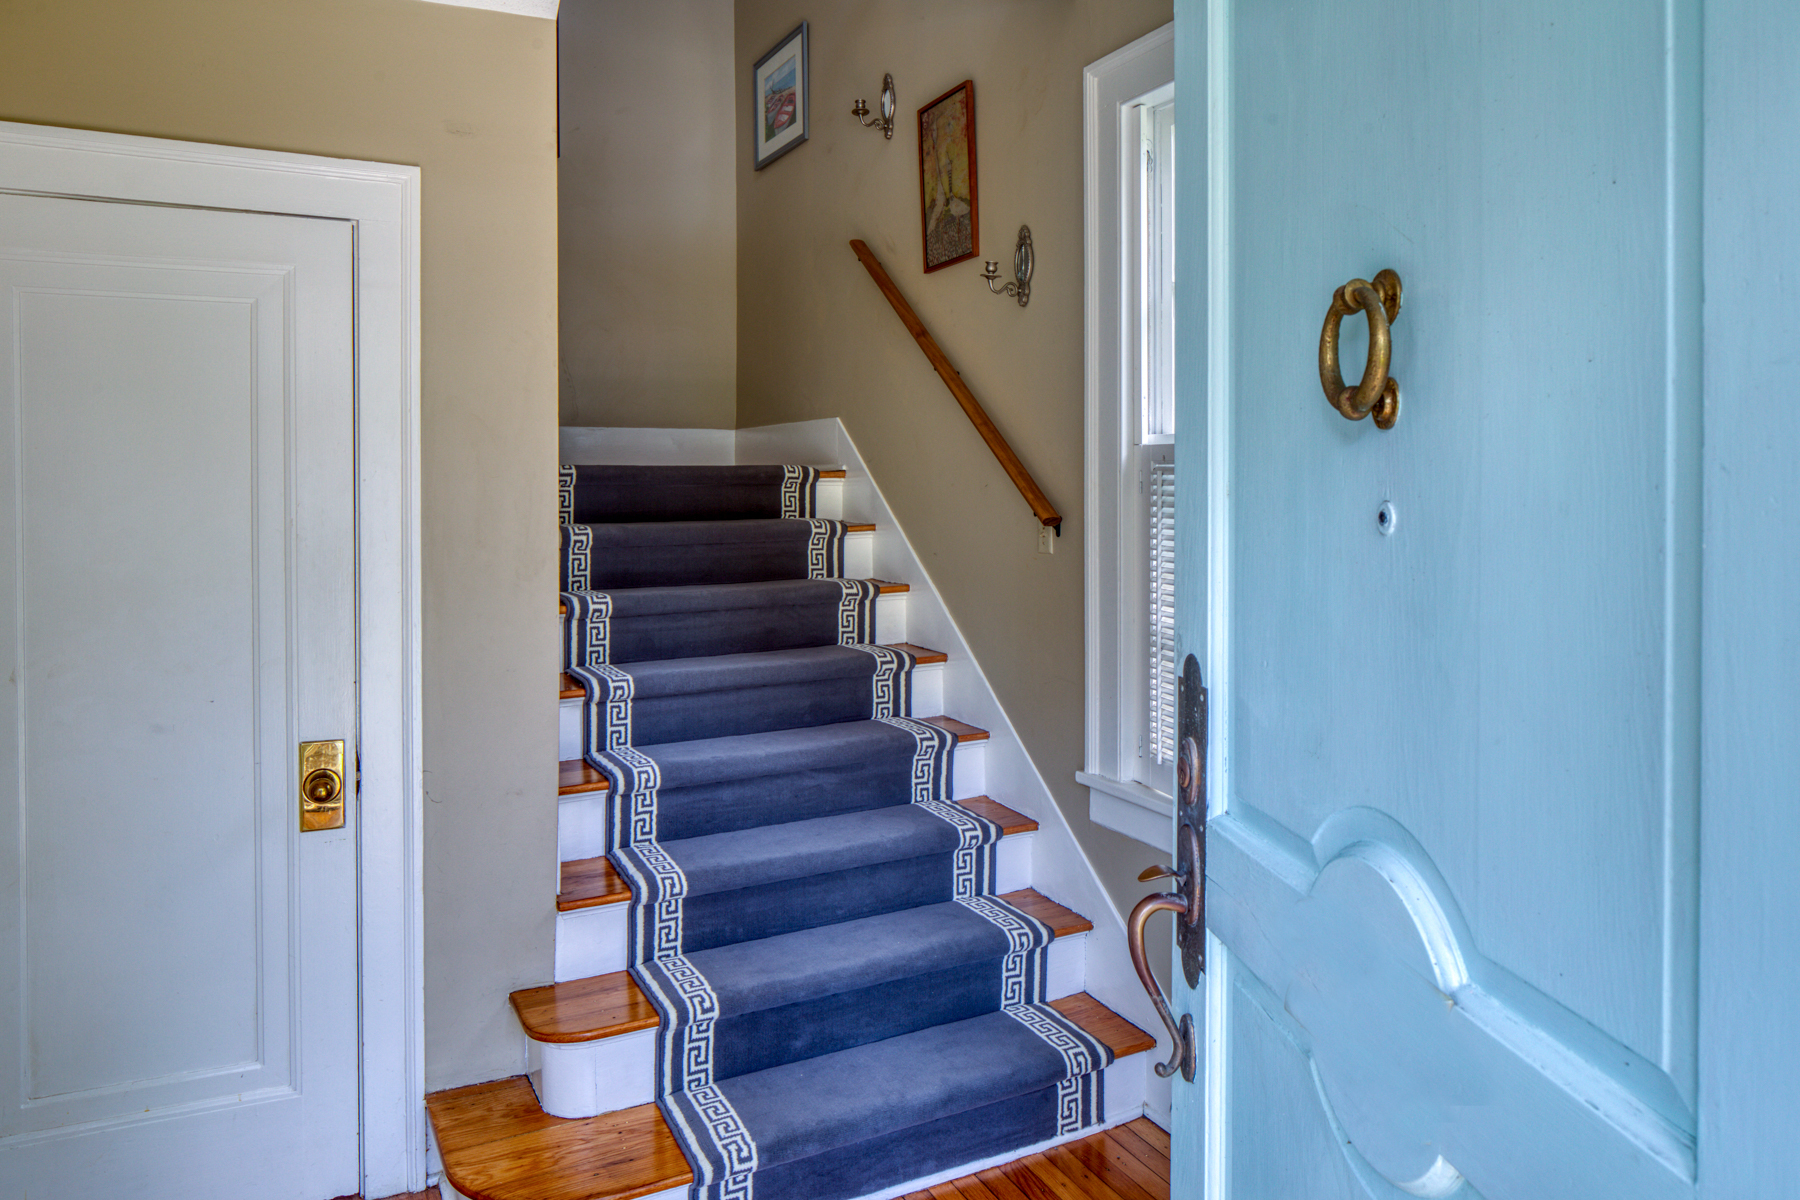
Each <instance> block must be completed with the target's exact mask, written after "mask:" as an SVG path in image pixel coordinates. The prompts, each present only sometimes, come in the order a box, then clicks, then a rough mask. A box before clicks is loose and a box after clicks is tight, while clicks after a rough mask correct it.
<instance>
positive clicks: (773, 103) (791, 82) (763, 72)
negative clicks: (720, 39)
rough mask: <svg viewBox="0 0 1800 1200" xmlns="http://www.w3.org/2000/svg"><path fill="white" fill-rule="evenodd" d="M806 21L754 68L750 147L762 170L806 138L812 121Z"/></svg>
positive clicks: (757, 165) (758, 168) (778, 43)
mask: <svg viewBox="0 0 1800 1200" xmlns="http://www.w3.org/2000/svg"><path fill="white" fill-rule="evenodd" d="M808 74H809V70H808V64H807V61H806V22H805V21H802V22H800V24H799V25H798V26H796V27H795V29H794V31H793V32H792V33H790V34H788V35H787V36H786V37H784V38H782V39H781V40H780V41H779V42H776V43H775V48H774V49H772V50H770V51H769V52H768V53H767V54H765V55H763V56H762V57H761V58H759V59H757V60H756V67H755V68H754V69H753V70H752V71H751V73H750V76H751V86H752V90H753V94H752V96H751V104H752V110H753V111H752V112H751V125H752V128H753V129H754V131H755V132H754V134H753V138H752V143H751V149H752V151H753V152H754V156H755V161H756V169H757V170H758V171H760V170H762V169H763V168H764V167H766V166H768V165H769V164H770V163H772V162H774V161H775V160H776V159H778V158H780V157H781V156H782V155H784V154H786V153H787V152H788V151H789V150H792V149H793V148H794V147H795V146H798V145H799V144H800V143H801V142H804V141H805V140H806V138H807V134H808V130H809V127H810V125H811V121H812V114H811V111H810V106H809V105H808V103H807V95H806V92H807V82H808V80H807V75H808Z"/></svg>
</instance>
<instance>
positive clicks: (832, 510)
mask: <svg viewBox="0 0 1800 1200" xmlns="http://www.w3.org/2000/svg"><path fill="white" fill-rule="evenodd" d="M813 515H814V516H815V517H822V518H824V519H825V520H827V521H841V520H843V519H844V481H843V480H841V479H821V480H819V482H818V485H817V487H816V489H815V490H814V492H813Z"/></svg>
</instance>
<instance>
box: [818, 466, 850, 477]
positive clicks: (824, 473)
mask: <svg viewBox="0 0 1800 1200" xmlns="http://www.w3.org/2000/svg"><path fill="white" fill-rule="evenodd" d="M848 474H850V472H849V471H846V470H845V469H844V468H842V467H838V468H836V469H834V470H821V471H820V472H819V478H820V479H842V478H844V477H845V476H846V475H848Z"/></svg>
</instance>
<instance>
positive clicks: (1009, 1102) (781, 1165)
mask: <svg viewBox="0 0 1800 1200" xmlns="http://www.w3.org/2000/svg"><path fill="white" fill-rule="evenodd" d="M1050 1007H1052V1008H1054V1009H1056V1010H1057V1012H1059V1013H1061V1014H1062V1015H1063V1017H1065V1018H1066V1019H1067V1020H1069V1021H1070V1022H1071V1023H1073V1024H1075V1025H1076V1026H1078V1027H1079V1028H1080V1029H1081V1030H1083V1031H1084V1032H1086V1033H1087V1034H1088V1035H1089V1036H1090V1037H1092V1038H1094V1039H1095V1040H1096V1041H1098V1042H1100V1043H1101V1044H1102V1045H1103V1046H1105V1047H1106V1048H1107V1050H1109V1051H1110V1053H1111V1054H1112V1056H1113V1057H1114V1059H1115V1065H1114V1066H1113V1067H1112V1068H1109V1069H1108V1071H1107V1082H1108V1083H1109V1084H1112V1083H1114V1082H1115V1075H1116V1073H1117V1072H1119V1071H1121V1070H1129V1071H1131V1072H1135V1074H1136V1075H1137V1076H1141V1075H1142V1074H1143V1070H1144V1060H1142V1059H1134V1060H1133V1061H1131V1062H1130V1063H1129V1064H1119V1063H1117V1062H1116V1060H1118V1059H1123V1058H1126V1057H1127V1056H1131V1055H1136V1054H1139V1053H1141V1052H1142V1051H1144V1050H1146V1049H1149V1048H1150V1047H1152V1046H1154V1044H1155V1042H1154V1040H1153V1039H1151V1038H1150V1037H1149V1035H1148V1034H1145V1033H1144V1032H1143V1031H1142V1030H1139V1029H1138V1028H1137V1027H1136V1026H1133V1025H1131V1024H1130V1023H1129V1022H1127V1021H1125V1020H1124V1018H1122V1017H1119V1016H1118V1015H1117V1014H1115V1013H1113V1012H1112V1011H1111V1010H1109V1009H1107V1008H1106V1007H1105V1006H1104V1005H1101V1004H1100V1003H1099V1002H1098V1001H1096V1000H1094V999H1093V998H1092V997H1091V996H1088V995H1086V994H1085V993H1083V994H1080V995H1076V996H1071V997H1068V998H1067V999H1064V1000H1060V1001H1056V1002H1054V1003H1053V1004H1052V1005H1051V1006H1050ZM999 1021H1006V1022H1011V1021H1013V1018H1010V1017H1006V1016H1003V1015H1002V1014H998V1013H995V1014H989V1015H988V1016H987V1017H983V1018H975V1019H974V1020H973V1021H970V1022H963V1023H961V1024H963V1025H965V1026H968V1028H967V1029H963V1030H957V1029H955V1028H954V1027H939V1028H938V1029H934V1030H927V1031H924V1033H925V1034H927V1035H931V1036H930V1037H928V1038H925V1039H924V1041H929V1042H930V1043H931V1044H930V1045H929V1046H928V1045H925V1044H924V1042H923V1041H922V1042H921V1043H920V1045H919V1046H918V1047H916V1049H917V1050H918V1051H919V1052H920V1056H919V1058H918V1062H919V1063H920V1064H921V1066H922V1065H923V1064H925V1063H927V1062H929V1061H931V1059H932V1056H933V1055H934V1054H947V1055H950V1056H951V1057H952V1058H956V1057H958V1056H960V1055H965V1054H969V1053H972V1052H978V1051H979V1048H980V1046H981V1045H982V1039H984V1038H986V1039H991V1038H994V1037H1000V1038H1012V1037H1015V1036H1016V1035H1015V1034H1014V1033H1013V1031H1012V1029H1009V1028H1008V1027H1006V1026H1004V1025H999V1024H996V1022H999ZM978 1025H979V1026H981V1028H979V1029H977V1028H975V1027H976V1026H978ZM989 1025H992V1026H993V1028H991V1029H990V1028H989V1027H988V1026H989ZM1014 1027H1016V1028H1018V1029H1019V1030H1020V1032H1024V1030H1023V1027H1022V1026H1017V1024H1016V1022H1015V1023H1014ZM920 1037H921V1035H908V1036H907V1037H904V1038H895V1039H891V1040H890V1042H889V1043H876V1044H875V1045H873V1046H864V1047H858V1048H856V1049H855V1050H850V1051H844V1052H841V1054H840V1055H831V1056H827V1058H831V1059H837V1060H838V1064H837V1065H839V1066H840V1067H843V1068H848V1069H854V1070H857V1071H862V1072H863V1073H861V1074H855V1075H854V1076H853V1075H852V1074H850V1072H849V1071H848V1070H846V1072H845V1074H843V1075H842V1076H841V1077H839V1078H838V1079H837V1080H836V1082H835V1084H834V1083H833V1081H832V1079H831V1078H830V1064H827V1063H826V1062H825V1060H824V1059H815V1060H808V1061H807V1062H805V1063H797V1064H790V1065H789V1066H787V1067H779V1068H773V1069H771V1070H770V1071H767V1072H761V1073H759V1074H760V1075H762V1076H765V1077H767V1078H763V1079H758V1078H757V1077H756V1076H743V1077H740V1079H739V1080H737V1081H731V1082H732V1083H742V1082H743V1081H745V1080H748V1081H750V1083H749V1084H748V1085H746V1086H743V1087H741V1088H734V1089H733V1090H734V1091H735V1092H737V1093H738V1096H737V1102H739V1103H741V1104H742V1105H743V1106H744V1108H745V1109H746V1110H747V1111H745V1112H743V1113H742V1114H741V1115H742V1116H743V1117H744V1119H745V1121H746V1123H747V1124H753V1125H754V1124H755V1123H757V1122H758V1120H759V1117H758V1116H753V1115H752V1113H753V1112H757V1111H759V1110H757V1109H756V1104H757V1103H758V1100H757V1097H758V1096H763V1097H779V1096H781V1095H782V1092H781V1090H780V1089H781V1087H782V1086H792V1085H794V1084H796V1083H800V1084H801V1086H804V1087H805V1088H806V1089H807V1090H806V1091H805V1093H804V1095H805V1096H806V1099H807V1100H808V1101H809V1102H810V1103H809V1105H808V1107H809V1109H810V1108H812V1107H815V1106H818V1107H819V1108H820V1111H817V1112H814V1113H812V1115H811V1118H809V1119H805V1120H802V1119H801V1118H802V1117H803V1115H804V1114H801V1113H800V1112H798V1111H792V1110H791V1111H788V1112H786V1113H783V1112H780V1111H771V1112H770V1113H765V1114H763V1115H762V1116H761V1118H760V1119H761V1122H762V1124H763V1126H764V1128H763V1131H762V1133H761V1135H760V1137H761V1138H762V1139H763V1140H764V1144H765V1145H766V1149H767V1152H768V1154H769V1156H770V1157H771V1158H774V1159H780V1160H781V1161H779V1162H771V1163H768V1164H766V1165H765V1166H764V1168H763V1169H762V1170H759V1172H758V1180H759V1184H762V1183H766V1184H767V1185H768V1186H767V1187H760V1186H759V1194H761V1195H763V1196H765V1197H767V1198H768V1200H775V1198H776V1197H781V1198H783V1200H788V1198H789V1197H796V1196H802V1195H813V1196H820V1197H826V1196H836V1197H851V1196H859V1195H863V1194H865V1193H867V1192H870V1191H873V1190H877V1189H880V1188H883V1187H887V1186H890V1185H893V1184H898V1183H902V1182H905V1181H906V1180H907V1179H909V1178H918V1177H921V1176H925V1175H931V1174H935V1173H938V1172H941V1171H942V1170H944V1169H946V1168H950V1167H954V1166H956V1165H958V1164H959V1163H965V1162H973V1161H978V1160H981V1159H984V1158H991V1157H993V1156H994V1155H996V1154H999V1153H1003V1152H1005V1151H1006V1150H1007V1149H1008V1147H1006V1146H1003V1145H1000V1144H997V1141H996V1139H999V1140H1002V1141H1003V1140H1005V1137H1007V1136H1015V1135H1016V1136H1019V1137H1024V1138H1025V1140H1024V1141H1020V1142H1016V1143H1015V1144H1014V1145H1013V1146H1012V1147H1010V1148H1012V1149H1021V1148H1023V1147H1024V1146H1025V1145H1028V1144H1031V1143H1034V1142H1037V1141H1041V1140H1043V1137H1044V1135H1042V1134H1040V1135H1038V1136H1027V1132H1028V1130H1027V1127H1028V1126H1032V1127H1035V1126H1033V1117H1032V1114H1031V1113H1030V1112H1029V1111H1028V1110H1031V1109H1032V1107H1033V1105H1037V1106H1038V1107H1042V1104H1043V1101H1042V1099H1041V1097H1042V1095H1043V1092H1044V1087H1043V1080H1041V1079H1039V1078H1038V1077H1039V1076H1040V1075H1041V1076H1045V1078H1048V1075H1049V1074H1055V1073H1056V1071H1055V1069H1054V1066H1053V1065H1048V1074H1046V1069H1045V1068H1046V1066H1047V1064H1045V1063H1039V1064H1038V1065H1037V1068H1034V1069H1022V1068H1020V1067H1019V1066H1016V1065H1013V1064H1011V1063H1009V1062H1006V1061H1002V1060H1000V1059H995V1060H994V1061H993V1062H992V1063H989V1064H987V1069H986V1070H985V1071H980V1070H978V1071H976V1072H973V1073H974V1074H982V1075H984V1076H985V1084H984V1085H983V1086H985V1087H986V1088H988V1089H989V1090H988V1092H987V1093H985V1094H978V1093H977V1092H976V1091H974V1090H971V1089H972V1087H973V1086H974V1085H973V1081H972V1080H970V1079H969V1078H968V1077H969V1076H970V1075H971V1074H972V1072H971V1071H969V1070H968V1069H967V1068H968V1067H970V1066H976V1067H979V1066H980V1064H972V1063H968V1062H959V1063H957V1064H956V1066H957V1069H955V1070H948V1067H949V1066H950V1064H949V1063H946V1064H945V1065H946V1068H947V1070H946V1072H945V1077H944V1079H942V1080H936V1081H934V1080H933V1079H931V1078H930V1077H929V1072H927V1073H926V1077H925V1078H924V1082H923V1083H922V1084H921V1085H920V1087H918V1088H914V1089H905V1088H901V1087H900V1086H899V1084H898V1075H897V1074H896V1073H895V1072H893V1071H885V1072H884V1071H882V1069H881V1063H879V1062H877V1061H876V1060H879V1059H882V1058H883V1057H884V1056H886V1057H894V1056H895V1055H896V1054H897V1053H898V1052H899V1051H900V1050H901V1049H902V1048H901V1047H900V1046H898V1043H901V1042H911V1041H913V1040H914V1039H915V1038H920ZM965 1043H966V1044H965ZM883 1047H885V1049H884V1048H883ZM865 1058H866V1059H869V1062H867V1063H864V1062H863V1061H862V1059H865ZM852 1060H854V1061H852ZM870 1071H874V1072H875V1073H874V1074H870V1073H869V1072H870ZM787 1074H792V1075H794V1076H795V1079H792V1080H789V1079H786V1078H785V1075H787ZM802 1074H804V1075H808V1076H809V1078H808V1080H806V1081H804V1082H802V1081H800V1080H799V1079H798V1076H799V1075H802ZM909 1074H912V1075H915V1076H916V1075H918V1074H919V1071H918V1070H914V1071H911V1072H909ZM1015 1074H1016V1075H1017V1078H1013V1077H1012V1076H1013V1075H1015ZM776 1076H784V1078H779V1079H778V1078H774V1077H776ZM812 1076H818V1078H816V1079H815V1078H812ZM852 1081H854V1082H855V1084H856V1085H857V1086H855V1087H852V1086H849V1084H850V1083H851V1082H852ZM1117 1083H1119V1084H1124V1085H1125V1086H1115V1087H1113V1088H1112V1090H1113V1091H1114V1092H1116V1093H1124V1094H1123V1095H1119V1096H1118V1097H1117V1100H1116V1102H1115V1103H1117V1104H1120V1105H1123V1107H1124V1110H1125V1111H1131V1110H1134V1109H1136V1108H1138V1107H1140V1106H1141V1105H1142V1102H1143V1082H1142V1080H1141V1079H1135V1080H1134V1081H1132V1082H1127V1077H1126V1076H1118V1077H1117ZM1048 1086H1049V1095H1050V1097H1051V1099H1052V1100H1054V1098H1055V1096H1056V1083H1055V1081H1054V1080H1051V1081H1050V1082H1049V1085H1048ZM859 1091H860V1092H861V1093H863V1094H862V1095H860V1096H859V1095H858V1092H859ZM909 1091H910V1093H911V1094H910V1095H908V1094H902V1093H906V1092H909ZM926 1092H928V1093H931V1096H932V1100H931V1102H932V1103H936V1104H940V1105H943V1106H946V1107H945V1108H940V1109H938V1110H937V1111H946V1110H951V1111H953V1110H955V1109H956V1108H958V1107H960V1108H961V1111H953V1115H950V1116H944V1117H938V1118H936V1119H934V1120H929V1121H926V1122H925V1123H924V1124H915V1125H911V1126H908V1125H905V1124H904V1123H903V1122H905V1120H906V1119H907V1118H908V1117H911V1116H916V1115H917V1112H915V1111H913V1108H914V1107H915V1106H917V1105H918V1104H919V1103H920V1102H921V1101H920V1095H921V1094H922V1093H926ZM938 1092H942V1093H943V1094H942V1095H937V1093H938ZM964 1092H966V1093H967V1094H962V1093H964ZM952 1093H956V1094H952ZM1000 1093H1010V1094H1000ZM1034 1097H1040V1098H1039V1099H1034ZM984 1099H985V1100H986V1101H987V1102H985V1103H982V1102H981V1101H983V1100H984ZM970 1101H974V1102H975V1103H974V1104H973V1105H971V1104H970ZM427 1106H428V1108H429V1110H430V1113H431V1123H432V1132H433V1135H434V1138H435V1141H436V1144H437V1146H438V1150H439V1153H440V1155H441V1157H442V1159H443V1163H444V1179H445V1182H447V1183H448V1184H450V1185H451V1186H452V1187H453V1188H454V1189H455V1190H456V1192H457V1193H458V1194H460V1195H462V1196H464V1197H467V1198H468V1200H642V1198H647V1197H650V1198H655V1200H663V1198H664V1194H665V1193H666V1194H667V1196H668V1198H669V1200H674V1198H675V1197H680V1196H685V1195H686V1189H687V1188H688V1186H689V1185H690V1184H691V1183H692V1182H693V1172H692V1169H691V1168H690V1167H689V1165H688V1162H687V1160H686V1157H685V1156H684V1155H683V1154H682V1151H681V1149H680V1146H679V1144H678V1143H677V1141H676V1139H675V1136H674V1135H673V1134H672V1133H671V1132H670V1130H669V1127H668V1125H667V1123H666V1122H665V1121H664V1119H663V1115H662V1113H661V1111H660V1110H659V1109H658V1108H657V1106H656V1105H654V1104H646V1105H640V1106H638V1107H636V1108H630V1109H625V1110H623V1111H621V1112H615V1113H609V1114H606V1115H605V1116H600V1117H587V1118H580V1119H575V1120H560V1119H558V1118H555V1117H550V1116H547V1115H545V1113H544V1112H543V1110H542V1109H540V1108H539V1107H538V1105H537V1099H536V1096H535V1095H534V1094H533V1092H532V1090H531V1085H530V1084H529V1083H528V1082H527V1081H526V1080H525V1078H524V1077H523V1076H514V1077H512V1078H510V1079H503V1080H499V1081H496V1082H494V1083H485V1084H476V1085H474V1086H471V1087H465V1088H457V1089H454V1090H451V1091H446V1092H437V1093H434V1094H433V1095H431V1096H430V1097H428V1098H427ZM849 1109H854V1110H855V1111H856V1112H857V1113H859V1114H861V1124H860V1131H861V1132H863V1133H865V1134H868V1135H869V1136H865V1137H863V1138H862V1140H860V1141H858V1142H856V1143H855V1144H854V1145H851V1146H841V1145H840V1142H841V1139H842V1137H843V1136H845V1130H846V1129H847V1128H848V1125H847V1124H846V1123H847V1122H848V1121H849V1120H850V1118H851V1114H850V1112H849V1111H847V1110H849ZM864 1110H866V1111H864ZM1002 1110H1004V1111H1002ZM1015 1110H1016V1111H1015ZM920 1111H924V1110H920ZM1097 1115H1098V1114H1096V1116H1097ZM1043 1119H1045V1117H1044V1114H1036V1116H1035V1120H1036V1121H1037V1122H1039V1123H1041V1121H1042V1120H1043ZM897 1122H901V1124H899V1125H896V1123H897ZM836 1126H844V1128H835V1127H836ZM834 1129H835V1131H834ZM1052 1132H1054V1130H1052ZM839 1149H841V1150H842V1151H843V1152H842V1153H836V1151H838V1150H839ZM809 1164H810V1166H809ZM895 1172H899V1173H898V1174H895ZM787 1176H792V1178H786V1177H787ZM889 1176H891V1177H889Z"/></svg>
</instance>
